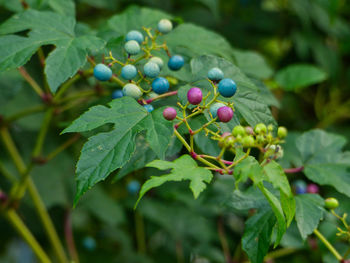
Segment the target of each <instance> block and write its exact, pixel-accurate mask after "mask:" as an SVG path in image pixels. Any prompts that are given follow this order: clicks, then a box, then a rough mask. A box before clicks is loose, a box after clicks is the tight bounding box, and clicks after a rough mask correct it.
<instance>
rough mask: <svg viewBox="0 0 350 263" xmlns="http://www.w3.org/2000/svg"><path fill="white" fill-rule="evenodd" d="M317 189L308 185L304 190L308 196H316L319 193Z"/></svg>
mask: <svg viewBox="0 0 350 263" xmlns="http://www.w3.org/2000/svg"><path fill="white" fill-rule="evenodd" d="M319 190H320V189H319V188H318V186H317V185H316V184H309V185H308V186H307V188H306V191H307V192H308V193H309V194H317V193H318V192H319Z"/></svg>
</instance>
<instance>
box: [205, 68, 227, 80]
mask: <svg viewBox="0 0 350 263" xmlns="http://www.w3.org/2000/svg"><path fill="white" fill-rule="evenodd" d="M223 78H224V73H223V72H222V70H221V69H219V68H212V69H211V70H209V71H208V79H210V80H214V81H219V80H222V79H223Z"/></svg>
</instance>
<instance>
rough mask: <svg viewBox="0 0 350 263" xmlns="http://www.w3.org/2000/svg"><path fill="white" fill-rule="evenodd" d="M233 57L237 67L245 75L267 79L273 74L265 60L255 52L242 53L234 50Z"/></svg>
mask: <svg viewBox="0 0 350 263" xmlns="http://www.w3.org/2000/svg"><path fill="white" fill-rule="evenodd" d="M233 55H234V57H235V60H236V62H237V66H238V67H239V68H240V69H241V70H242V71H243V72H244V73H245V74H247V75H249V76H252V77H255V78H259V79H267V78H270V77H271V75H272V74H273V70H272V68H271V67H270V66H269V65H268V64H267V62H266V60H265V58H264V57H263V56H262V55H260V54H259V53H257V52H255V51H243V50H238V49H235V50H233Z"/></svg>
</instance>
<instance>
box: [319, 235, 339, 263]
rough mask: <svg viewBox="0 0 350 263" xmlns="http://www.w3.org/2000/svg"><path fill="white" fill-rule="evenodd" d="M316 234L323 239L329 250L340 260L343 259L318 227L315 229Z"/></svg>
mask: <svg viewBox="0 0 350 263" xmlns="http://www.w3.org/2000/svg"><path fill="white" fill-rule="evenodd" d="M314 234H315V235H316V236H317V237H318V238H319V239H320V240H321V242H322V243H323V244H324V245H325V246H326V247H327V248H328V250H329V251H330V252H331V253H332V254H333V255H334V256H335V258H336V259H337V260H339V261H342V260H343V257H342V256H341V255H340V254H339V252H338V251H337V250H336V249H335V248H334V247H333V246H332V244H331V243H329V241H328V240H327V239H326V238H325V237H324V236H323V235H322V234H321V232H319V231H318V230H317V229H315V230H314Z"/></svg>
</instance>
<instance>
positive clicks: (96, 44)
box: [0, 9, 105, 93]
mask: <svg viewBox="0 0 350 263" xmlns="http://www.w3.org/2000/svg"><path fill="white" fill-rule="evenodd" d="M24 30H30V32H29V33H28V37H19V36H15V35H8V36H3V37H0V40H1V41H0V72H1V71H5V70H8V69H12V68H17V67H19V66H22V65H23V64H25V63H26V62H27V61H28V60H29V59H30V57H31V56H32V55H33V54H34V53H35V51H36V50H37V49H38V48H39V47H40V46H42V45H48V44H52V45H55V46H56V49H55V50H54V51H53V52H51V53H50V54H49V56H48V57H47V60H46V66H45V74H46V75H47V81H48V83H49V86H50V89H51V91H52V92H54V93H55V92H56V91H57V89H58V87H59V86H60V85H61V84H62V83H63V82H64V81H66V80H67V79H69V78H70V77H72V76H73V75H74V74H75V73H76V72H77V71H78V69H79V68H81V67H82V66H83V65H84V64H85V62H86V56H87V54H88V51H90V52H92V51H96V50H100V49H102V48H103V47H104V45H105V42H104V41H103V40H101V39H99V38H97V37H95V36H93V35H85V36H80V37H76V36H75V19H74V17H71V16H65V15H61V14H58V13H53V12H49V11H36V10H32V9H30V10H27V11H23V12H21V13H19V14H16V15H14V16H12V17H11V18H10V19H8V20H7V21H5V22H4V23H3V24H2V25H1V26H0V35H1V34H10V33H16V32H21V31H24ZM1 45H6V48H1Z"/></svg>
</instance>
